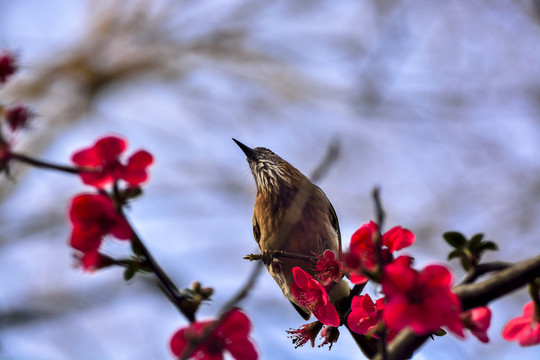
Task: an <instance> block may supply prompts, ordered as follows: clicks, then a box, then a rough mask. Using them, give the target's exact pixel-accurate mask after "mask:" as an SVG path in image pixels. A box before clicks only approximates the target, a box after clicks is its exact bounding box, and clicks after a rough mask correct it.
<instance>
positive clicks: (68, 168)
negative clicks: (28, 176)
mask: <svg viewBox="0 0 540 360" xmlns="http://www.w3.org/2000/svg"><path fill="white" fill-rule="evenodd" d="M10 159H14V160H17V161H20V162H24V163H26V164H29V165H32V166H35V167H38V168H42V169H51V170H57V171H62V172H66V173H70V174H79V173H81V172H91V170H89V169H87V168H83V167H73V166H66V165H59V164H53V163H50V162H47V161H43V160H38V159H34V158H32V157H30V156H27V155H23V154H19V153H14V152H12V153H11V154H10Z"/></svg>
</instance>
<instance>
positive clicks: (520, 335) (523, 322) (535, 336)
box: [502, 301, 540, 346]
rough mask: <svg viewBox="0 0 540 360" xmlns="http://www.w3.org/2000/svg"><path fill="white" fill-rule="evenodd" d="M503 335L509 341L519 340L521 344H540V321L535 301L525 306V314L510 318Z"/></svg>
mask: <svg viewBox="0 0 540 360" xmlns="http://www.w3.org/2000/svg"><path fill="white" fill-rule="evenodd" d="M502 336H503V338H504V339H505V340H508V341H516V340H517V341H518V343H519V345H521V346H531V345H535V344H540V321H539V316H538V311H537V310H535V306H534V302H533V301H531V302H529V303H527V304H525V306H524V307H523V316H518V317H516V318H513V319H512V320H510V321H509V322H508V323H507V324H506V325H505V326H504V329H503V332H502Z"/></svg>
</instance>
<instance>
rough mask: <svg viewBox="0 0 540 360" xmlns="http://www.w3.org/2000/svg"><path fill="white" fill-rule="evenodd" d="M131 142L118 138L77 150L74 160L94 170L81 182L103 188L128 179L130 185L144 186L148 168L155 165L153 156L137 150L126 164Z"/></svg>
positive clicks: (83, 172)
mask: <svg viewBox="0 0 540 360" xmlns="http://www.w3.org/2000/svg"><path fill="white" fill-rule="evenodd" d="M126 147H127V143H126V141H125V140H124V139H121V138H119V137H116V136H107V137H104V138H101V139H99V140H98V141H97V142H96V143H95V144H94V145H93V146H91V147H89V148H86V149H83V150H80V151H77V152H76V153H75V154H73V156H72V157H71V160H72V161H73V162H74V163H75V164H77V165H79V166H81V167H84V168H87V169H89V170H91V171H82V172H81V173H80V176H81V179H82V181H83V182H84V183H85V184H88V185H93V186H95V187H97V188H103V187H104V186H105V185H108V184H112V183H113V182H115V181H117V180H120V179H122V180H125V181H126V182H127V183H128V184H129V185H130V186H136V185H140V184H141V183H143V182H145V181H146V180H147V179H148V174H147V172H146V168H147V167H148V166H150V165H151V164H152V162H153V161H154V160H153V157H152V155H151V154H150V153H149V152H147V151H144V150H140V151H137V152H136V153H135V154H133V155H132V156H131V157H130V158H129V159H128V161H127V164H123V163H122V162H121V161H120V155H121V154H122V153H123V152H124V151H125V150H126Z"/></svg>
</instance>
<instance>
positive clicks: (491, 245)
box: [478, 241, 499, 251]
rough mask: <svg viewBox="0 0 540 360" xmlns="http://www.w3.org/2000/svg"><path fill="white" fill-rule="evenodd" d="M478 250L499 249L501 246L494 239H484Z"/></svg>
mask: <svg viewBox="0 0 540 360" xmlns="http://www.w3.org/2000/svg"><path fill="white" fill-rule="evenodd" d="M478 250H480V251H486V250H492V251H497V250H499V246H498V245H497V244H495V243H494V242H493V241H484V242H483V243H482V244H480V246H479V247H478Z"/></svg>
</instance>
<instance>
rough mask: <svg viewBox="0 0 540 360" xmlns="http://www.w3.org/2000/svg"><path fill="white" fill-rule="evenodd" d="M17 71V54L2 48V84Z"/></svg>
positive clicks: (0, 62)
mask: <svg viewBox="0 0 540 360" xmlns="http://www.w3.org/2000/svg"><path fill="white" fill-rule="evenodd" d="M15 71H17V64H16V59H15V55H13V54H12V53H11V52H9V51H7V50H0V84H3V83H5V82H6V80H7V78H8V77H10V76H11V75H13V74H14V73H15Z"/></svg>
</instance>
